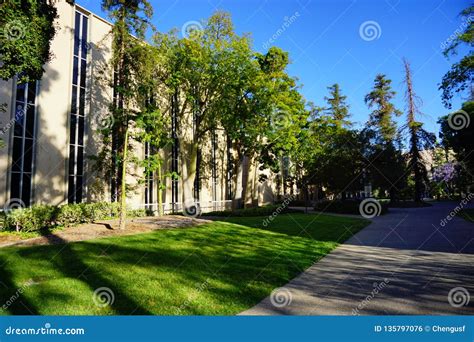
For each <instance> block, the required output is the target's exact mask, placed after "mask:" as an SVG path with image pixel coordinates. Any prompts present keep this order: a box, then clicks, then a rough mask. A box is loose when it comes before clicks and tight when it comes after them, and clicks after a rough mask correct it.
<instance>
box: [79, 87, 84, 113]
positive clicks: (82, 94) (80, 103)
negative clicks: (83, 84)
mask: <svg viewBox="0 0 474 342" xmlns="http://www.w3.org/2000/svg"><path fill="white" fill-rule="evenodd" d="M79 97H80V98H79V115H82V116H84V109H85V106H86V90H85V89H84V88H80V95H79Z"/></svg>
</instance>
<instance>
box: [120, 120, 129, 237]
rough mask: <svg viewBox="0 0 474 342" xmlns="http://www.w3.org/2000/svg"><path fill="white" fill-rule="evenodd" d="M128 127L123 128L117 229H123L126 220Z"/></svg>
mask: <svg viewBox="0 0 474 342" xmlns="http://www.w3.org/2000/svg"><path fill="white" fill-rule="evenodd" d="M127 154H128V127H126V128H125V139H124V146H123V158H122V170H121V177H122V184H121V193H120V220H119V228H120V229H125V226H126V220H127V203H126V200H127V192H126V187H127V182H126V174H127V157H128V155H127Z"/></svg>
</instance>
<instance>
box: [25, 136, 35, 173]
mask: <svg viewBox="0 0 474 342" xmlns="http://www.w3.org/2000/svg"><path fill="white" fill-rule="evenodd" d="M24 141H25V149H24V152H23V172H31V169H32V165H33V139H25V140H24Z"/></svg>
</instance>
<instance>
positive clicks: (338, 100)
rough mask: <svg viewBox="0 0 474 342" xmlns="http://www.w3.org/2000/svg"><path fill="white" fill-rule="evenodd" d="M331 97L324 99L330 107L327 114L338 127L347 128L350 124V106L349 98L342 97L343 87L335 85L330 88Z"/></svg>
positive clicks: (326, 109)
mask: <svg viewBox="0 0 474 342" xmlns="http://www.w3.org/2000/svg"><path fill="white" fill-rule="evenodd" d="M328 90H329V96H326V97H324V100H325V101H326V102H327V104H328V107H327V108H325V113H326V114H327V115H329V116H330V117H331V118H332V119H333V120H334V123H335V124H336V125H337V126H338V127H347V126H349V124H350V121H349V120H348V119H349V117H350V113H349V105H348V104H347V102H346V100H347V96H345V95H342V92H341V87H340V86H339V84H337V83H335V84H333V85H332V86H330V87H328Z"/></svg>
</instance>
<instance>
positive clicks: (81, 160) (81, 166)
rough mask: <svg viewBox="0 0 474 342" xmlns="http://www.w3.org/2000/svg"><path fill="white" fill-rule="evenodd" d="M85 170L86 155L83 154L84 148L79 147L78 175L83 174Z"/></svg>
mask: <svg viewBox="0 0 474 342" xmlns="http://www.w3.org/2000/svg"><path fill="white" fill-rule="evenodd" d="M83 169H84V153H83V148H82V147H78V148H77V175H81V176H82V174H83Z"/></svg>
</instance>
